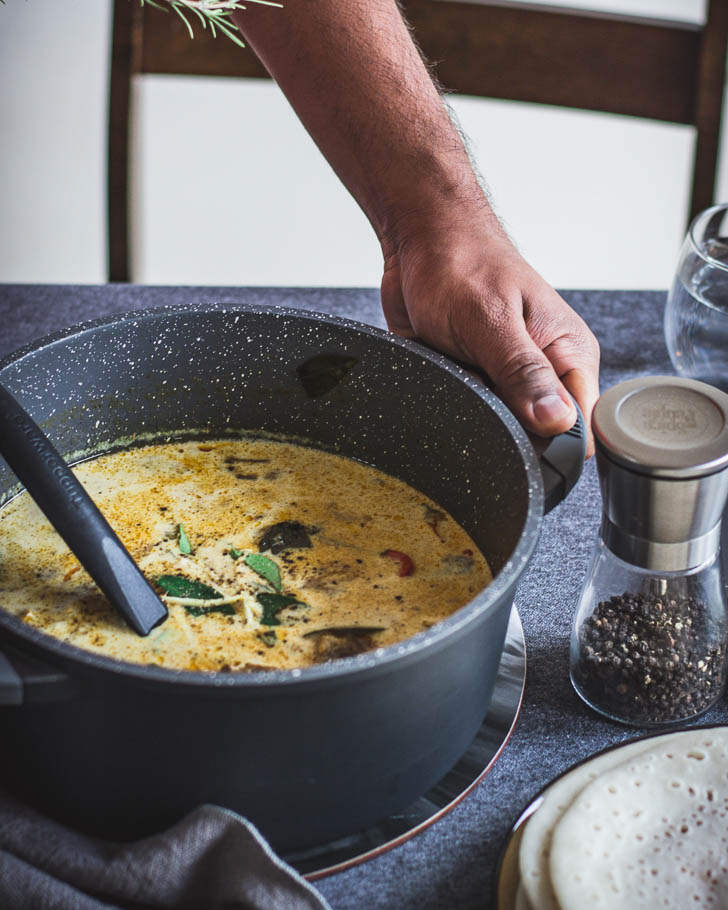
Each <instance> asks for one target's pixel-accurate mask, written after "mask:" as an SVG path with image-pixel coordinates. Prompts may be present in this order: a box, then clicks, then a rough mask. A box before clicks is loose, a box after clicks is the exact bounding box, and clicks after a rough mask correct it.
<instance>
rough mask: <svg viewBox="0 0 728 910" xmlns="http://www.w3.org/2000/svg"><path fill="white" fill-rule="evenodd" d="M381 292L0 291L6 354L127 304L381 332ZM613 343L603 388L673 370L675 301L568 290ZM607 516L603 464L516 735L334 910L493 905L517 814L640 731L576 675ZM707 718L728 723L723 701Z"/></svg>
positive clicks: (586, 498) (582, 492)
mask: <svg viewBox="0 0 728 910" xmlns="http://www.w3.org/2000/svg"><path fill="white" fill-rule="evenodd" d="M378 296H379V295H378V292H377V291H375V290H372V289H363V290H359V289H345V290H333V289H269V288H252V289H244V288H193V287H185V288H161V287H156V288H151V287H138V286H113V285H112V286H107V287H71V286H40V287H38V286H27V285H26V286H9V285H6V286H0V325H2V333H1V334H0V356H3V355H4V354H6V353H8V352H10V351H12V350H14V349H15V348H18V347H20V346H21V345H23V344H25V343H27V342H29V341H31V340H33V339H35V338H38V337H40V336H41V335H44V334H47V333H49V332H52V331H54V330H56V329H58V328H61V327H65V326H68V325H71V324H73V323H77V322H81V321H83V320H87V319H92V318H96V317H99V316H105V315H110V314H113V313H119V312H123V311H126V310H130V309H137V308H142V307H148V306H160V305H164V304H184V303H191V302H194V301H202V300H231V301H240V302H248V303H265V304H281V305H286V306H295V307H303V308H306V309H312V310H319V311H323V312H327V313H335V314H337V315H342V316H348V317H351V318H354V319H358V320H360V321H362V322H370V323H374V324H377V325H383V320H382V316H381V313H380V309H379V299H378ZM564 296H565V297H566V299H567V300H568V302H569V303H570V304H571V305H572V306H573V307H574V308H575V309H576V310H577V311H578V312H579V313H580V314H581V315H582V316H583V317H584V318H585V319H586V321H587V322H588V323H589V325H590V326H591V328H592V330H593V331H594V332H595V334H596V335H597V337H598V339H599V341H600V343H601V346H602V379H601V381H602V388H607V387H609V386H611V385H613V384H615V383H616V382H619V381H621V380H623V379H626V378H628V377H632V376H639V375H646V374H656V373H667V372H672V369H671V366H670V362H669V359H668V357H667V353H666V351H665V346H664V342H663V337H662V308H663V306H664V298H665V294H664V292H645V291H642V292H630V291H624V292H616V291H609V292H599V291H566V292H564ZM599 514H600V498H599V490H598V484H597V478H596V470H595V465H594V464H593V463H590V464H588V465H587V466H586V469H585V472H584V475H583V477H582V479H581V481H580V483H579V484H578V486H577V487H576V489H575V490H574V492H573V493H572V494H571V496H570V497H569V499H568V500H567V501H566V502H565V503H564V504H563V505H561V506H560V507H559V508H557V509H556V510H555V511H554V512H553V513H552V514H550V515H549V516H547V517H546V519H545V521H544V525H543V532H542V537H541V541H540V543H539V546H538V549H537V551H536V555H535V558H534V559H533V561H532V563H531V566H530V568H529V570H528V573H527V575H526V577H525V578H524V580H523V582H522V584H521V586H520V589H519V592H518V596H517V604H518V609H519V612H520V614H521V618H522V620H523V625H524V628H525V635H526V645H527V649H528V673H527V683H526V693H525V700H524V705H523V710H522V712H521V717H520V719H519V722H518V724H517V726H516V729H515V733H514V735H513V737H512V738H511V740H510V742H509V744H508V746H507V747H506V749H505V751H504V753H503V755H502V756H501V758H500V759H499V760H498V762H497V764H496V765H495V767H494V769H493V770H492V771H491V773H490V774H489V775H488V776H487V777H486V778H485V780H484V781H483V783H482V784H481V785H480V786H479V787H478V788H476V790H475V791H474V792H473V793H472V794H471V795H470V796H468V797H467V798H466V799H465V800H464V801H463V802H461V803H460V805H458V806H457V807H456V808H455V809H454V810H453V811H452V812H451V813H450V814H449V815H447V816H446V817H445V818H443V819H441V820H440V821H438V822H437V823H436V824H434V825H433V826H432V827H430V828H429V829H427V830H426V831H424V832H423V833H421V834H419V835H417V836H416V837H414V838H413V839H411V840H410V841H409V842H407V843H406V844H404V845H403V846H400V847H398V848H396V849H394V850H392V851H390V852H388V853H385V854H384V855H382V856H380V857H378V858H377V859H374V860H372V861H370V862H368V863H366V864H363V865H361V866H359V867H356V868H353V869H351V870H349V871H347V872H343V873H340V874H338V875H335V876H332V877H330V878H328V879H323V880H321V881H319V882H318V883H317V888H318V889H319V891H320V892H321V893H322V894H323V895H324V896H325V897H326V899H327V900H328V901H329V902H330V904H331V906H332V907H333V908H335V910H359V908H361V910H364V908H366V910H375V908H410V907H411V908H417V910H442V908H449V910H466V908H476V907H477V908H487V907H490V906H492V893H493V879H494V870H495V866H496V863H497V859H498V854H499V851H500V849H501V846H502V844H503V841H504V839H505V837H506V835H507V833H508V830H509V828H510V826H511V824H512V823H513V821H514V820H515V819H516V818H517V816H518V814H519V812H520V809H521V808H522V807H523V806H524V805H525V804H526V803H527V802H529V801H530V798H531V797H532V796H533V795H534V793H535V792H536V791H538V790H539V789H540V788H541V787H542V786H543V785H544V784H545V783H546V782H547V781H548V780H549V779H550V778H552V777H553V776H555V775H556V774H558V773H559V772H560V771H562V770H563V769H564V768H566V767H568V766H569V765H570V764H572V763H573V762H575V761H577V760H579V759H581V758H583V757H585V756H587V755H589V754H590V753H592V752H594V751H596V750H598V749H601V748H603V747H604V746H607V745H610V744H612V743H616V742H619V741H620V740H622V739H626V738H629V737H630V736H633V735H635V733H636V732H639V731H634V730H631V731H630V730H628V729H626V728H623V727H619V726H617V725H614V724H610V723H608V722H607V721H604V720H601V719H600V718H599V717H597V716H596V715H594V714H593V713H591V712H589V711H588V709H587V708H585V707H584V705H583V704H582V703H581V702H580V700H579V699H578V698H577V696H576V695H575V694H574V692H573V690H572V688H571V685H570V683H569V679H568V641H569V632H570V624H571V618H572V613H573V610H574V605H575V601H576V597H577V595H578V592H579V589H580V586H581V582H582V579H583V576H584V572H585V570H586V567H587V562H588V559H589V554H590V551H591V547H592V543H593V540H594V538H595V535H596V532H597V528H598V524H599ZM702 720H703V721H704V722H725V721H728V710H726V708H725V706H724V705H722V704H721V705H720V706H719V707H718V708H715V709H713V710H712V711H711V712H710V713H709V714H707V715H705V716H704V718H703V719H702Z"/></svg>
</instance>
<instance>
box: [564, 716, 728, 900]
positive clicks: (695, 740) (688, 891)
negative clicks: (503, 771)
mask: <svg viewBox="0 0 728 910" xmlns="http://www.w3.org/2000/svg"><path fill="white" fill-rule="evenodd" d="M549 870H550V875H551V882H552V885H553V889H554V894H555V896H556V900H557V902H558V906H559V907H560V908H561V910H584V908H585V907H596V908H599V910H632V908H635V910H637V908H650V910H654V908H658V907H659V908H660V910H663V908H664V910H669V908H677V910H685V908H688V907H689V908H692V910H718V908H722V907H728V729H727V728H725V727H722V728H716V729H708V730H694V731H693V730H691V731H686V732H684V733H680V734H675V735H674V736H672V737H670V738H668V739H666V740H658V741H657V743H656V744H655V745H651V747H650V748H648V749H647V750H646V751H644V752H642V753H641V754H638V755H635V756H634V757H633V758H630V759H628V760H627V761H625V762H622V763H621V764H619V765H617V766H616V767H615V768H613V769H612V770H610V771H606V772H605V773H603V774H601V775H600V776H599V777H598V778H597V779H596V780H593V781H592V782H591V783H589V784H587V786H585V787H584V789H583V790H582V791H581V793H579V794H578V796H577V797H576V798H575V799H574V801H573V802H572V804H571V805H570V806H569V807H568V809H567V810H566V811H565V812H564V813H563V815H562V816H561V819H560V820H559V822H558V823H557V824H556V826H555V828H554V831H553V839H552V844H551V855H550V861H549Z"/></svg>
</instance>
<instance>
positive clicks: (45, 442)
mask: <svg viewBox="0 0 728 910" xmlns="http://www.w3.org/2000/svg"><path fill="white" fill-rule="evenodd" d="M0 454H1V455H2V456H3V457H4V458H5V460H6V461H7V463H8V465H9V466H10V467H11V468H12V470H13V471H14V472H15V474H16V475H17V477H18V479H19V480H20V482H21V483H22V484H23V485H24V486H25V488H26V489H27V491H28V493H29V494H30V495H31V496H32V497H33V499H34V500H35V502H36V503H37V505H38V506H39V508H40V509H41V511H42V512H43V513H44V514H45V515H46V517H47V518H48V520H49V521H50V523H51V524H52V525H53V527H54V528H55V529H56V531H58V533H59V534H60V535H61V537H62V538H63V540H64V541H65V542H66V543H67V544H68V546H69V547H70V549H71V550H72V551H73V552H74V553H75V555H76V556H77V558H78V560H79V562H80V563H81V565H82V566H83V567H84V568H85V569H86V571H87V572H88V573H89V575H90V576H91V577H92V578H93V580H94V581H95V582H96V584H97V585H98V586H99V588H101V590H102V591H103V592H104V594H105V595H106V596H107V597H108V599H109V600H110V601H111V603H112V605H113V606H114V607H115V608H116V609H117V610H118V611H119V613H121V615H122V616H123V617H124V619H125V620H126V621H127V623H128V624H129V625H130V626H131V628H132V629H133V630H134V631H135V632H137V633H138V634H139V635H148V634H149V632H151V630H152V629H153V628H154V627H155V626H157V625H159V624H160V623H161V622H163V621H164V620H165V619H166V618H167V615H168V614H167V608H166V607H165V606H164V604H163V603H162V601H161V600H160V599H159V597H158V596H157V595H156V593H155V592H154V590H153V588H152V587H151V585H150V584H149V582H148V581H147V580H146V578H145V577H144V575H143V574H142V572H141V571H140V569H139V567H138V566H137V564H136V563H135V562H134V560H133V559H132V558H131V556H130V555H129V553H128V551H127V550H126V548H125V547H124V545H123V544H122V542H121V541H120V540H119V538H118V537H117V536H116V534H115V533H114V531H113V529H112V528H111V526H110V525H109V523H108V522H107V521H106V519H105V518H104V516H103V515H102V514H101V512H100V511H99V510H98V508H97V507H96V505H95V504H94V502H93V500H92V499H91V497H90V496H89V495H88V493H87V492H86V491H85V490H84V488H83V487H82V486H81V484H80V483H79V481H78V480H77V479H76V476H75V475H74V474H73V472H72V471H71V470H70V468H69V467H68V465H67V464H66V463H65V461H64V460H63V459H62V458H61V456H60V455H59V454H58V452H57V451H56V449H55V448H54V447H53V445H52V444H51V442H50V440H49V439H48V437H47V436H46V435H45V433H43V431H42V430H41V429H40V427H39V426H38V425H37V424H36V423H35V421H34V420H33V419H32V418H31V417H30V415H29V414H28V413H27V412H26V411H25V410H24V409H23V408H22V407H21V406H20V404H19V403H18V402H17V401H16V400H15V398H14V397H13V396H12V395H11V394H10V392H8V390H7V389H6V388H4V387H3V386H2V385H0Z"/></svg>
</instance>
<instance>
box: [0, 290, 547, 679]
mask: <svg viewBox="0 0 728 910" xmlns="http://www.w3.org/2000/svg"><path fill="white" fill-rule="evenodd" d="M217 312H220V313H223V312H225V313H228V312H229V313H240V315H246V314H257V315H263V316H271V315H272V316H276V317H287V318H294V319H304V320H310V321H313V322H322V323H326V324H329V325H335V326H340V327H342V328H345V329H349V330H352V331H354V332H357V333H359V334H364V335H369V336H372V337H373V338H375V339H378V340H380V341H386V342H387V343H388V344H394V345H395V346H396V347H399V348H402V349H404V350H405V351H407V352H409V353H410V354H412V355H415V356H418V357H420V358H422V359H424V360H427V361H429V362H430V363H432V364H433V365H435V366H436V367H438V368H440V369H443V370H445V371H446V372H447V373H449V374H450V375H451V376H454V377H455V378H456V379H458V380H459V381H460V382H462V383H464V384H465V385H466V386H467V387H468V388H469V389H470V391H471V392H473V393H474V394H475V395H476V396H477V397H478V398H480V399H481V400H482V402H484V403H485V404H486V405H487V406H488V407H490V409H491V410H493V411H495V413H496V415H497V416H498V418H499V419H500V420H501V422H502V423H503V424H504V425H505V427H506V429H507V431H508V432H509V434H510V435H511V437H512V438H513V440H514V442H515V443H516V446H517V448H518V452H519V454H520V456H521V458H522V460H523V466H524V469H525V472H526V478H527V481H528V507H527V513H526V517H525V521H524V524H523V528H522V530H521V534H520V537H519V539H518V543H517V544H516V547H515V549H514V551H513V553H512V554H511V556H510V558H509V559H508V561H507V562H506V564H505V565H504V566H503V568H502V569H501V570H500V572H499V573H498V574H497V575H496V576H495V578H494V579H493V581H492V582H491V583H490V585H488V587H486V588H484V589H483V590H482V591H480V592H479V593H478V594H477V595H476V596H475V597H474V598H473V599H472V600H471V601H469V602H468V603H467V604H464V605H463V606H462V607H460V608H459V609H458V610H456V611H455V613H453V614H451V615H450V616H449V617H447V619H444V620H442V621H441V622H439V623H437V624H436V625H434V626H432V627H431V628H430V629H427V630H425V631H423V632H419V633H417V634H416V635H414V636H412V637H411V638H408V639H405V640H404V641H402V642H399V643H395V644H392V645H388V646H386V647H382V648H376V649H374V650H372V651H366V652H364V653H362V654H358V655H355V656H353V657H345V658H339V659H337V660H335V661H332V662H330V663H323V664H316V665H314V666H312V667H302V668H296V669H289V670H266V671H265V672H259V673H250V672H243V671H241V672H238V673H235V672H229V673H222V672H216V671H196V670H176V669H173V668H169V667H159V666H153V665H147V664H135V663H131V662H128V661H122V660H116V659H114V658H111V657H104V656H102V655H99V654H96V653H94V652H93V651H86V650H84V649H82V648H79V647H76V646H75V645H71V644H68V643H67V642H64V641H61V640H60V639H56V638H53V636H51V635H47V634H46V633H44V632H41V631H39V630H37V629H34V628H33V627H31V626H27V625H26V624H25V623H23V621H22V620H21V619H19V618H18V617H16V616H13V615H12V614H10V613H8V612H6V611H5V610H3V609H2V608H0V631H5V632H8V633H10V635H11V637H12V638H13V639H15V643H18V639H20V640H22V641H23V642H25V643H28V644H30V645H32V646H34V649H35V648H39V649H40V650H42V651H43V652H44V654H47V655H48V656H49V657H55V658H60V659H61V660H62V662H63V663H64V664H66V663H68V662H71V663H79V662H80V663H81V664H83V665H84V667H85V668H88V669H91V670H96V671H101V672H105V673H110V674H112V675H116V676H122V677H125V678H128V677H132V678H134V679H137V680H138V681H139V682H147V683H149V682H157V683H167V684H169V683H173V684H174V685H175V686H178V685H183V686H185V687H186V688H188V689H198V690H207V689H214V690H218V691H220V689H235V690H240V689H242V690H252V691H258V690H260V689H261V688H262V689H265V690H266V691H270V690H272V689H281V688H288V687H289V686H291V685H301V684H303V683H316V682H319V681H322V682H323V681H326V680H328V679H331V678H341V677H351V676H357V675H360V674H363V673H368V672H372V671H380V670H385V669H390V668H391V667H392V665H393V664H398V663H401V662H403V661H407V660H408V659H412V658H416V657H418V656H419V655H420V654H421V653H422V652H426V651H430V650H431V649H433V648H437V647H438V646H439V645H442V644H444V643H445V642H446V641H447V640H448V639H450V638H451V637H453V636H455V635H457V634H458V633H459V632H461V631H462V630H463V628H464V627H465V626H467V625H469V624H470V623H471V622H472V621H474V620H475V619H477V618H479V617H481V616H482V615H483V614H484V613H486V612H488V611H489V610H494V609H496V608H497V606H498V605H499V602H500V600H501V598H502V597H504V596H507V595H508V592H509V589H510V588H512V587H513V586H514V585H515V584H516V582H517V580H518V579H519V578H520V575H521V574H522V572H523V571H524V569H525V567H526V565H527V563H528V561H529V559H530V557H531V554H532V552H533V550H534V548H535V546H536V543H537V541H538V536H539V531H540V527H541V522H542V520H543V507H544V489H543V480H542V476H541V470H540V467H539V462H538V456H537V455H536V452H535V450H534V448H533V446H532V444H531V441H530V440H529V438H528V436H527V435H526V432H525V430H524V429H523V427H522V426H521V424H520V423H519V422H518V420H517V419H516V418H515V416H514V415H513V414H512V413H511V411H510V410H509V409H508V408H507V407H506V405H505V404H504V403H503V402H502V401H501V399H500V398H498V397H497V396H496V395H495V394H494V393H493V392H492V391H491V390H490V389H488V388H487V387H486V386H485V385H484V384H483V382H482V381H481V380H480V379H478V378H477V377H476V376H474V375H473V374H472V373H470V372H469V371H468V370H466V369H464V368H463V367H461V366H459V365H457V364H456V363H453V362H452V361H451V360H449V359H448V358H447V357H446V356H445V355H444V354H440V353H438V352H436V351H432V350H430V349H429V348H427V347H425V346H423V345H421V344H419V343H418V342H415V341H412V340H410V339H408V338H402V337H400V336H398V335H395V334H393V333H391V332H388V331H386V330H384V329H381V328H379V327H377V326H372V325H368V324H367V323H362V322H357V321H356V320H353V319H347V318H344V317H341V316H335V315H330V314H327V313H321V312H316V311H313V310H307V309H304V308H301V309H299V308H297V307H290V306H279V305H270V306H265V305H261V304H246V303H243V302H238V301H214V300H213V301H208V302H200V303H195V304H190V305H179V304H175V305H167V306H162V307H149V308H146V309H136V310H130V311H127V312H124V313H118V314H115V315H113V316H106V317H103V318H100V319H94V320H88V321H84V322H81V323H78V324H76V325H73V326H69V327H68V328H66V329H62V330H60V331H58V332H54V333H52V334H50V335H47V336H44V337H42V338H40V339H38V340H36V341H34V342H31V343H30V344H27V345H25V346H23V347H21V348H19V349H18V350H17V351H14V352H12V353H11V354H8V355H7V356H6V357H4V358H2V359H0V375H1V374H2V373H3V372H5V371H6V370H7V369H8V368H9V367H12V366H13V365H14V364H16V363H17V362H18V361H20V360H22V359H24V358H25V357H28V356H30V355H32V354H37V353H39V352H40V351H41V350H43V349H45V348H48V347H51V346H52V345H54V344H57V343H59V342H61V341H65V340H67V339H69V338H72V337H74V336H79V335H82V334H84V333H86V332H88V331H90V330H93V329H97V328H106V327H109V326H113V325H116V324H119V323H122V322H128V321H130V320H135V321H139V322H141V321H144V320H156V319H160V318H163V317H165V316H170V317H173V316H186V315H189V314H195V313H200V314H208V313H217ZM1 644H2V643H1V642H0V648H1Z"/></svg>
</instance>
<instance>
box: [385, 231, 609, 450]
mask: <svg viewBox="0 0 728 910" xmlns="http://www.w3.org/2000/svg"><path fill="white" fill-rule="evenodd" d="M385 249H386V247H385ZM382 306H383V308H384V315H385V317H386V320H387V325H388V326H389V328H390V330H391V331H393V332H396V333H397V334H398V335H402V336H404V337H406V338H416V339H419V340H421V341H423V342H425V343H426V344H429V345H431V346H433V347H437V348H439V349H440V350H442V351H444V352H445V353H447V354H450V355H451V356H453V357H455V358H457V359H458V360H461V361H466V362H468V363H471V364H474V365H477V366H478V367H480V368H481V369H483V370H484V371H485V372H486V373H487V374H488V376H489V377H490V378H491V380H492V381H493V383H494V384H495V387H496V390H497V392H498V394H499V395H500V396H501V397H502V398H503V400H504V401H505V402H506V404H508V406H509V407H510V408H511V410H512V411H513V412H514V413H515V414H516V416H517V417H518V418H519V420H520V421H521V423H522V424H523V425H524V426H525V427H526V429H528V430H531V431H532V432H534V433H537V434H539V435H541V436H552V435H554V434H556V433H560V432H564V431H565V430H567V429H569V427H570V426H572V425H573V423H574V420H575V419H576V412H575V410H574V407H573V404H572V402H571V399H570V397H569V394H568V393H569V392H570V393H571V394H572V395H573V396H574V398H575V399H576V400H577V402H578V403H579V406H580V407H581V409H582V412H583V413H584V417H585V419H586V421H587V427H588V426H589V417H590V415H591V411H592V408H593V407H594V405H595V404H596V401H597V398H598V397H599V381H598V375H599V345H598V344H597V341H596V338H595V337H594V336H593V335H592V333H591V332H590V330H589V328H588V327H587V325H586V324H585V323H584V321H583V320H582V319H581V318H580V317H579V316H578V315H577V314H576V313H575V312H574V311H573V310H572V309H571V308H570V307H569V306H568V305H567V304H566V302H565V301H564V300H563V299H562V298H561V297H560V296H559V295H558V294H557V293H556V291H554V290H553V288H551V287H550V286H549V285H548V284H547V283H546V282H545V281H544V280H543V279H542V278H541V277H540V276H539V275H538V274H537V273H536V272H535V271H534V270H533V269H532V268H531V267H530V266H529V265H528V263H527V262H526V261H525V260H524V259H523V258H522V257H521V256H520V255H519V253H518V252H517V251H516V249H515V248H514V247H513V245H512V244H511V242H510V241H509V240H508V238H507V237H506V236H505V234H503V233H502V232H501V231H500V230H497V231H496V234H495V236H494V235H493V221H492V216H491V218H489V219H488V221H487V223H486V224H483V225H482V226H481V225H480V224H479V223H478V219H476V223H475V224H473V223H470V224H469V225H468V226H467V229H462V230H458V229H456V230H454V231H453V230H450V231H448V230H447V229H445V230H443V231H441V232H440V233H438V234H436V235H435V236H434V237H424V238H422V237H417V238H415V239H410V240H408V242H407V243H406V244H404V245H403V247H402V249H400V250H397V251H394V250H389V251H388V253H387V256H386V261H385V269H384V277H383V278H382ZM592 452H593V444H592V440H591V435H590V437H589V445H588V454H592Z"/></svg>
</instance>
